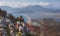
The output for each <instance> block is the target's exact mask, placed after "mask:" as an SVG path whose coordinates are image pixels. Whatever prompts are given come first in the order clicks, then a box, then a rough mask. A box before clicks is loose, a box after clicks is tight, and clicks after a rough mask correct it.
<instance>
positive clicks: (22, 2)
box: [0, 0, 60, 8]
mask: <svg viewBox="0 0 60 36" xmlns="http://www.w3.org/2000/svg"><path fill="white" fill-rule="evenodd" d="M59 3H60V0H0V6H10V7H14V8H19V7H27V6H34V5H40V6H43V7H50V8H52V7H53V8H60V5H59Z"/></svg>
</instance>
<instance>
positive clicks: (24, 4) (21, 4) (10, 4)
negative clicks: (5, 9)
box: [0, 1, 50, 7]
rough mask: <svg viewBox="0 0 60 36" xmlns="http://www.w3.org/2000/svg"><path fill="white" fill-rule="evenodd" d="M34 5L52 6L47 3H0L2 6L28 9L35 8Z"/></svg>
mask: <svg viewBox="0 0 60 36" xmlns="http://www.w3.org/2000/svg"><path fill="white" fill-rule="evenodd" d="M33 5H40V6H48V5H50V4H49V3H46V2H39V3H37V2H35V3H24V2H5V1H0V6H10V7H27V6H33Z"/></svg>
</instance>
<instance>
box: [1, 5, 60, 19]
mask: <svg viewBox="0 0 60 36" xmlns="http://www.w3.org/2000/svg"><path fill="white" fill-rule="evenodd" d="M0 8H1V9H3V10H6V11H7V12H8V13H12V14H15V15H17V16H18V15H20V14H27V15H29V16H31V17H33V16H34V18H36V16H37V17H39V15H40V14H39V13H60V9H51V8H45V7H42V6H40V5H35V6H28V7H24V8H12V7H9V6H0ZM40 16H41V15H40ZM44 17H45V16H44ZM39 18H40V17H39Z"/></svg>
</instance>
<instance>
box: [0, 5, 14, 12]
mask: <svg viewBox="0 0 60 36" xmlns="http://www.w3.org/2000/svg"><path fill="white" fill-rule="evenodd" d="M0 8H1V9H2V10H6V11H7V12H13V10H14V8H12V7H9V6H0Z"/></svg>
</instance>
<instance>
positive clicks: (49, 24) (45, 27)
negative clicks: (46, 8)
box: [40, 19, 60, 36]
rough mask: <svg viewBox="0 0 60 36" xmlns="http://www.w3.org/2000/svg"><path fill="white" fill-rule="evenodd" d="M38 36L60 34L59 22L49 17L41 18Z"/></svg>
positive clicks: (55, 35)
mask: <svg viewBox="0 0 60 36" xmlns="http://www.w3.org/2000/svg"><path fill="white" fill-rule="evenodd" d="M40 23H41V26H42V27H41V33H40V36H60V23H59V22H56V21H55V20H53V19H52V20H51V19H43V20H41V22H40Z"/></svg>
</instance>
